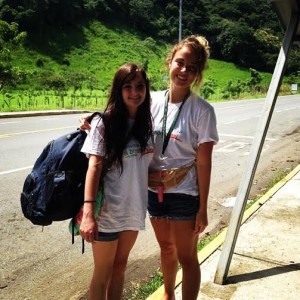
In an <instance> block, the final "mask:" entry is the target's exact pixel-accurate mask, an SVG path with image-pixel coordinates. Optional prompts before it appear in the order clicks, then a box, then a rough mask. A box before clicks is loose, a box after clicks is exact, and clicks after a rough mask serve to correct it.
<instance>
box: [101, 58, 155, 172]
mask: <svg viewBox="0 0 300 300" xmlns="http://www.w3.org/2000/svg"><path fill="white" fill-rule="evenodd" d="M138 73H140V74H141V75H142V78H143V79H144V82H145V85H146V96H145V101H144V102H143V103H142V104H141V105H140V106H139V107H138V110H137V114H136V117H135V122H134V125H133V127H132V129H131V131H130V132H128V123H127V122H128V111H127V108H126V106H125V104H124V102H123V98H122V86H123V85H124V83H126V82H128V81H131V80H133V79H134V78H135V76H136V75H137V74H138ZM150 101H151V100H150V83H149V80H148V78H147V75H146V72H145V70H144V69H143V68H142V67H141V66H139V65H137V64H134V63H127V64H124V65H123V66H121V67H120V68H119V69H118V71H117V72H116V74H115V76H114V79H113V83H112V88H111V91H110V95H109V99H108V103H107V106H106V108H105V110H104V114H103V122H104V125H105V134H104V140H105V146H106V157H105V160H106V162H107V164H108V166H111V165H112V164H114V163H115V164H116V165H117V166H118V167H120V169H121V172H122V169H123V162H122V157H123V151H124V149H125V147H126V145H127V143H128V141H129V139H130V137H132V136H133V137H134V138H136V140H137V141H138V142H139V144H140V147H141V153H143V152H144V151H145V149H146V147H147V143H148V140H149V138H150V137H151V135H152V118H151V112H150Z"/></svg>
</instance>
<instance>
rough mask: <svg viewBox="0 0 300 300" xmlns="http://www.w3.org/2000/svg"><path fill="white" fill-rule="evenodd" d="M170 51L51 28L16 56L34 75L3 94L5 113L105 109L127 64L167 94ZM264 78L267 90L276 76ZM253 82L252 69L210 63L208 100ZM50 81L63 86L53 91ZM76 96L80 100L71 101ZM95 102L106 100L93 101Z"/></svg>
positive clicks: (112, 34)
mask: <svg viewBox="0 0 300 300" xmlns="http://www.w3.org/2000/svg"><path fill="white" fill-rule="evenodd" d="M169 47H170V45H167V44H161V43H158V42H156V41H154V40H153V39H151V38H147V37H145V36H142V35H139V34H137V33H136V31H134V30H132V29H130V28H124V27H122V28H121V27H120V26H117V25H110V26H106V25H104V24H101V23H99V22H95V21H94V22H91V23H88V24H85V25H84V26H78V28H71V29H68V30H61V31H60V32H53V31H52V30H51V29H49V31H48V32H44V33H43V35H42V36H40V37H38V36H36V37H31V38H30V40H28V42H27V44H26V45H25V48H24V49H19V50H18V51H15V52H14V53H13V62H14V65H15V66H17V67H19V68H20V69H21V70H26V71H27V72H29V73H30V75H29V76H28V77H27V80H26V82H24V83H23V84H21V85H19V86H17V87H16V88H14V89H9V90H8V89H5V90H3V91H2V97H0V105H1V106H0V107H1V110H2V111H7V110H24V109H44V108H49V107H50V108H56V107H55V106H58V107H57V108H71V107H85V108H99V105H100V106H101V107H100V108H102V107H103V106H104V104H105V101H106V97H107V91H108V89H109V87H110V83H111V81H112V77H113V74H114V73H115V71H116V69H117V68H118V67H119V66H120V65H121V64H123V63H125V62H128V61H133V62H139V63H142V64H144V65H145V66H147V72H148V76H149V78H150V80H151V83H152V89H153V90H159V89H163V88H165V87H166V86H167V83H168V82H167V75H168V74H167V71H166V68H165V64H164V60H165V57H166V53H167V50H168V49H169ZM212 50H213V49H212ZM260 75H261V76H262V82H261V86H262V87H264V89H266V88H267V86H268V84H269V81H270V78H271V74H267V73H264V74H260ZM249 79H250V73H249V70H247V69H240V68H238V67H236V66H234V65H233V64H231V63H226V62H222V61H217V60H213V59H211V60H210V61H209V68H208V70H207V71H206V74H205V82H207V83H210V86H211V88H212V92H211V93H210V94H209V96H207V97H206V98H208V100H219V99H221V98H222V91H223V90H224V89H225V88H226V86H228V83H229V81H232V82H233V83H235V82H237V81H238V80H240V81H241V82H246V81H248V80H249ZM49 82H52V83H54V84H60V83H62V84H63V85H64V86H63V88H61V89H60V88H59V87H60V86H59V87H58V88H56V87H52V88H49V85H48V87H47V86H46V84H47V83H48V84H49ZM57 82H58V83H57ZM72 95H73V100H74V99H75V98H76V97H77V98H76V99H77V100H76V99H75V100H76V101H75V100H74V101H72V100H71V98H72ZM239 96H243V95H239ZM248 96H249V95H248ZM87 97H88V99H87ZM95 97H98V98H99V99H101V101H100V102H99V101H98V100H96V101H92V99H94V98H95ZM95 106H96V107H95Z"/></svg>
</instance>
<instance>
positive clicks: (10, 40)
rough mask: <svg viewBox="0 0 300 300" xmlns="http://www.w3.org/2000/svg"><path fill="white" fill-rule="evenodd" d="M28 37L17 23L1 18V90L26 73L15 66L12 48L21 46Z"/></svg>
mask: <svg viewBox="0 0 300 300" xmlns="http://www.w3.org/2000/svg"><path fill="white" fill-rule="evenodd" d="M25 38H26V33H25V32H19V30H18V24H17V23H11V24H9V23H7V22H5V21H2V20H0V90H1V89H2V88H3V87H4V86H5V85H13V84H15V83H17V81H18V80H20V79H23V78H24V77H25V76H26V74H25V72H23V71H22V70H20V69H18V68H17V67H15V66H13V64H12V59H11V50H13V49H14V48H16V47H19V46H20V45H21V44H22V43H23V41H24V39H25Z"/></svg>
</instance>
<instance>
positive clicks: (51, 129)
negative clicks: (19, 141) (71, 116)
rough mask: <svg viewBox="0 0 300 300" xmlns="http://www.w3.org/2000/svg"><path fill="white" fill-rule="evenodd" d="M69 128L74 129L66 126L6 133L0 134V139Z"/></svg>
mask: <svg viewBox="0 0 300 300" xmlns="http://www.w3.org/2000/svg"><path fill="white" fill-rule="evenodd" d="M70 128H73V129H74V128H75V127H74V126H67V127H59V128H50V129H41V130H32V131H23V132H14V133H6V134H0V139H3V138H9V137H13V136H16V135H23V134H31V133H37V132H46V131H54V130H61V129H70Z"/></svg>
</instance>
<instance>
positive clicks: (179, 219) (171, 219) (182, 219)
mask: <svg viewBox="0 0 300 300" xmlns="http://www.w3.org/2000/svg"><path fill="white" fill-rule="evenodd" d="M149 218H150V219H152V220H155V221H156V220H157V221H158V220H167V221H195V219H196V216H188V217H183V216H180V217H169V216H151V215H149Z"/></svg>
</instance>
